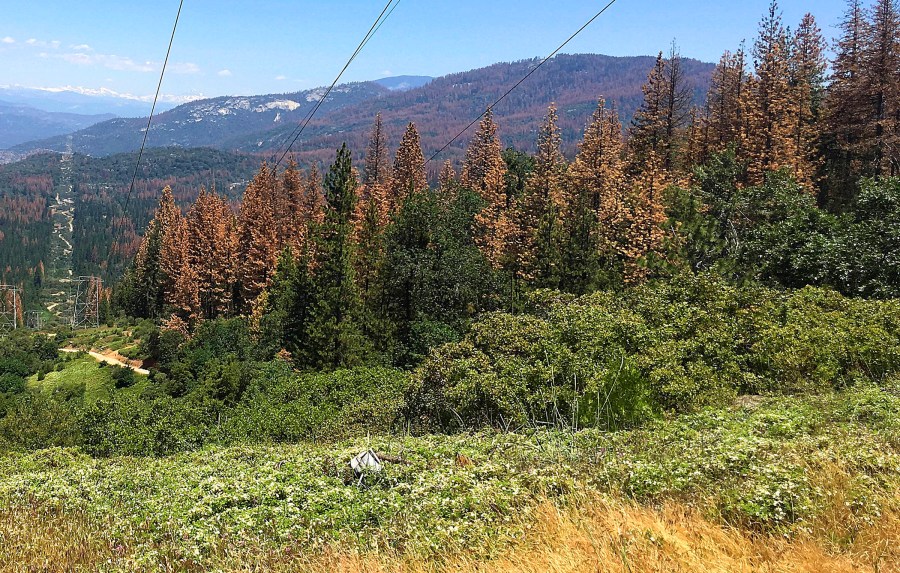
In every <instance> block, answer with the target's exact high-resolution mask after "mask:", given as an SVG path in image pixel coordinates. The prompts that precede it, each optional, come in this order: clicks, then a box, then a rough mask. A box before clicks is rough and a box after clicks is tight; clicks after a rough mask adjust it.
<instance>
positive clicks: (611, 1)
mask: <svg viewBox="0 0 900 573" xmlns="http://www.w3.org/2000/svg"><path fill="white" fill-rule="evenodd" d="M615 3H616V0H610V2H609V4H607V5H606V6H604V7H603V9H602V10H600V11H599V12H597V13H596V14H594V17H593V18H591V19H590V20H588V21H587V22H586V23H585V24H584V26H582V27H581V28H579V29H578V31H576V32H575V33H574V34H572V35H571V36H569V39H567V40H566V41H565V42H563V43H562V44H560V46H559V47H558V48H556V49H555V50H553V52H552V53H551V54H550V55H549V56H547V57H546V58H544V59H543V60H541V61H540V63H539V64H538V65H536V66H535V67H533V68H532V69H531V71H529V72H528V73H527V74H525V76H524V77H523V78H522V79H520V80H519V81H518V82H516V84H515V85H514V86H513V87H511V88H509V89H508V90H506V93H505V94H503V95H502V96H500V97H499V98H497V100H496V101H495V102H494V103H492V104H491V105H489V106H487V108H486V109H485V110H484V111H483V112H481V115H479V116H478V117H476V118H475V119H473V120H472V123H470V124H469V125H467V126H466V127H464V128H463V129H462V131H460V132H459V133H457V134H456V135H454V136H453V139H451V140H450V141H448V142H447V144H446V145H444V147H442V148H440V149H439V150H437V151H436V152H435V153H434V155H432V156H431V157H429V158H428V161H426V162H425V164H426V165H427V164H429V163H431V162H432V161H434V158H435V157H437V156H438V155H440V154H441V153H443V152H444V151H446V150H447V148H448V147H450V146H451V145H453V142H454V141H456V140H457V139H459V138H460V136H461V135H462V134H464V133H465V132H466V131H468V130H469V128H471V127H472V126H473V125H475V124H476V123H478V122H479V121H480V120H481V118H483V117H484V116H485V114H486V113H487V112H488V110H491V109H493V108H494V106H496V105H497V104H498V103H500V102H501V101H503V100H504V99H506V96H508V95H509V94H511V93H512V92H513V90H515V89H516V88H517V87H519V86H520V85H522V83H523V82H524V81H525V80H527V79H528V78H530V77H531V74H533V73H534V72H536V71H538V69H539V68H540V67H541V66H543V65H544V64H545V63H547V60H549V59H550V58H552V57H553V56H555V55H556V54H558V53H559V51H560V50H562V49H563V48H565V47H566V45H568V43H569V42H571V41H572V40H574V39H575V36H577V35H578V34H580V33H582V32H583V31H584V30H585V28H587V27H588V26H590V25H591V24H593V23H594V20H596V19H597V18H599V17H600V16H602V15H603V13H604V12H606V11H607V10H609V9H610V8H611V7H612V5H613V4H615Z"/></svg>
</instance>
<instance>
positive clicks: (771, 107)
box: [744, 0, 799, 184]
mask: <svg viewBox="0 0 900 573" xmlns="http://www.w3.org/2000/svg"><path fill="white" fill-rule="evenodd" d="M753 57H754V59H755V68H756V75H755V77H753V78H750V81H749V82H748V88H749V89H747V90H746V91H745V92H744V93H745V95H746V96H747V97H746V98H745V100H744V101H745V108H744V116H745V117H744V119H745V120H746V122H747V123H746V125H747V127H746V128H745V129H746V136H745V138H746V142H747V150H746V151H747V156H748V160H749V166H748V176H749V178H750V182H751V183H754V184H756V183H761V182H762V180H763V177H764V176H765V173H766V172H768V171H776V170H778V169H781V168H784V167H787V168H791V169H794V167H795V165H796V164H797V163H798V162H799V154H798V151H797V148H796V145H795V141H794V138H793V137H792V133H793V131H794V130H793V124H794V122H793V121H792V113H791V107H792V102H791V99H792V91H791V85H790V46H789V43H788V35H787V31H786V30H785V28H784V25H783V24H782V21H781V12H780V10H779V8H778V2H777V0H772V3H771V4H770V5H769V11H768V13H767V15H766V17H765V18H763V20H762V22H761V23H760V29H759V36H758V37H757V39H756V43H755V44H754V46H753Z"/></svg>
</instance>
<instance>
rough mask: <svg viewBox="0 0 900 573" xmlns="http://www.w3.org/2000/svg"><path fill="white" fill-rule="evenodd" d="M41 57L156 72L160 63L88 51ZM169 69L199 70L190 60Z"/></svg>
mask: <svg viewBox="0 0 900 573" xmlns="http://www.w3.org/2000/svg"><path fill="white" fill-rule="evenodd" d="M39 56H41V57H42V58H57V59H60V60H63V61H65V62H68V63H70V64H74V65H77V66H100V67H104V68H106V69H109V70H115V71H119V72H142V73H147V72H158V71H159V70H160V66H161V64H160V63H159V62H151V61H149V60H148V61H143V62H139V61H135V60H134V59H133V58H130V57H128V56H119V55H116V54H97V53H94V52H90V51H87V50H85V51H75V52H64V53H47V52H42V53H40V54H39ZM169 71H170V72H172V73H175V74H196V73H199V72H200V66H198V65H197V64H194V63H191V62H173V63H171V64H169Z"/></svg>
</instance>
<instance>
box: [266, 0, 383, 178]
mask: <svg viewBox="0 0 900 573" xmlns="http://www.w3.org/2000/svg"><path fill="white" fill-rule="evenodd" d="M398 4H400V0H388V3H387V4H385V6H384V9H383V10H382V11H381V14H379V15H378V18H377V19H376V20H375V22H374V23H373V24H372V27H371V28H369V31H368V32H367V33H366V35H365V36H364V37H363V39H362V41H361V42H360V43H359V46H357V48H356V51H354V52H353V55H351V56H350V59H349V60H347V63H346V64H344V67H343V68H342V69H341V71H340V73H339V74H338V75H337V77H336V78H334V81H333V82H331V85H330V86H328V89H327V90H325V93H324V94H323V95H322V97H321V98H319V101H318V102H316V105H315V106H314V107H313V108H312V109H311V110H310V111H309V113H307V114H306V117H304V118H303V120H301V121H300V123H299V124H298V125H297V127H295V128H294V129H293V130H292V131H291V133H290V134H288V136H287V137H286V138H285V139H284V140H283V141H282V143H281V144H280V145H279V146H278V147H279V148H281V147H283V146H284V143H285V142H287V141H288V140H290V143H289V144H288V146H287V148H286V149H285V150H284V151H283V152H282V153H281V156H280V157H279V158H278V160H277V161H275V165H274V168H273V171H276V170H277V169H278V166H279V165H280V164H281V162H282V161H284V158H285V157H286V156H287V154H288V153H290V152H291V148H293V147H294V144H295V143H297V140H298V139H299V138H300V136H301V135H302V134H303V131H304V130H305V129H306V127H307V126H308V125H309V123H310V122H311V121H312V118H313V116H315V115H316V112H317V111H319V108H320V107H322V104H323V103H324V102H325V99H326V98H328V95H329V94H330V93H331V91H332V90H333V89H334V87H335V86H336V85H337V83H338V82H339V81H340V80H341V77H343V75H344V72H346V71H347V68H349V67H350V64H352V63H353V61H354V60H355V59H356V57H357V56H358V55H359V53H360V52H362V50H363V48H365V47H366V44H368V43H369V40H371V39H372V36H374V35H375V33H376V32H378V30H379V29H381V26H382V25H384V23H385V21H387V19H388V18H389V17H390V16H391V14H393V13H394V10H395V9H396V8H397V5H398ZM276 155H277V152H276Z"/></svg>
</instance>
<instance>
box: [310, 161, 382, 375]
mask: <svg viewBox="0 0 900 573" xmlns="http://www.w3.org/2000/svg"><path fill="white" fill-rule="evenodd" d="M356 186H357V181H356V175H355V173H354V171H353V166H352V164H351V159H350V151H349V150H348V149H347V146H346V144H345V145H343V146H342V147H341V148H340V149H339V150H338V153H337V158H336V159H335V161H334V163H333V164H332V165H331V168H330V169H329V171H328V173H327V174H326V175H325V179H324V188H325V202H326V208H325V221H324V223H322V225H321V228H319V229H317V231H316V233H315V244H316V247H315V252H316V258H315V263H316V265H315V266H316V273H315V275H314V277H313V281H312V283H313V293H314V297H315V298H314V300H313V301H312V304H311V306H310V311H309V320H308V323H307V327H306V336H305V341H304V342H305V344H304V349H303V350H304V354H305V357H306V361H307V362H308V363H309V365H311V366H313V367H315V368H339V367H346V366H354V365H358V364H360V363H361V362H362V361H363V360H364V359H365V357H366V355H367V353H368V350H369V349H368V340H367V339H366V338H365V337H364V336H363V335H362V332H361V318H362V317H361V314H362V301H361V299H360V294H359V290H358V287H357V285H356V278H355V273H354V269H353V261H354V257H355V247H354V243H353V222H352V217H353V213H354V209H355V207H356V201H357V197H356Z"/></svg>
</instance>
